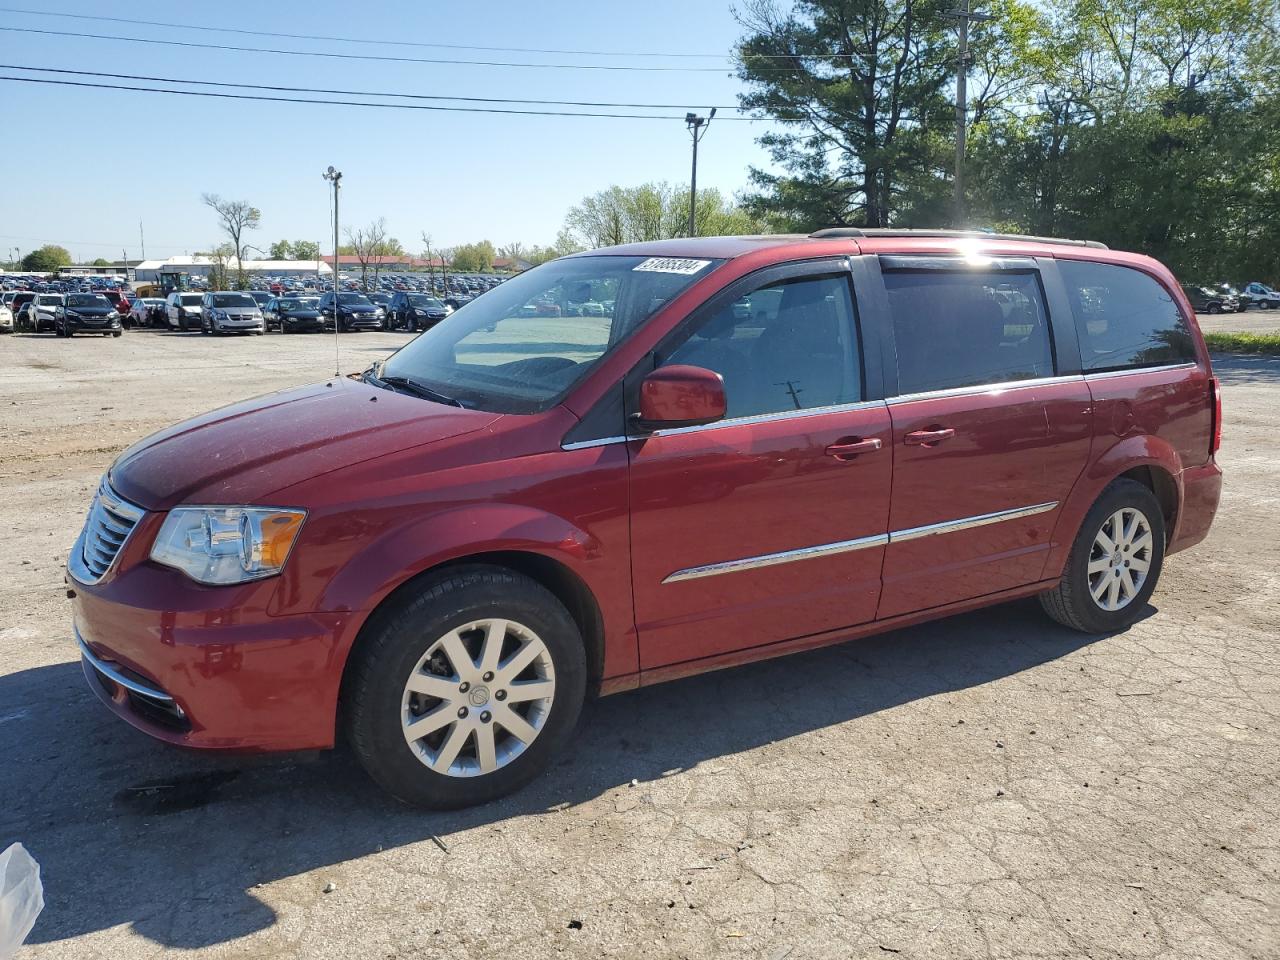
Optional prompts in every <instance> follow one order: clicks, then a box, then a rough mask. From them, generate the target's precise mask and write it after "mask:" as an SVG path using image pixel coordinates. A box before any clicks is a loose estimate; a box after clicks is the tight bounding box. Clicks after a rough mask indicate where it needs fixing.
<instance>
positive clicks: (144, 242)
mask: <svg viewBox="0 0 1280 960" xmlns="http://www.w3.org/2000/svg"><path fill="white" fill-rule="evenodd" d="M138 246H140V247H141V248H142V259H143V260H145V259H147V238H146V237H145V236H144V235H143V233H142V221H141V220H139V221H138Z"/></svg>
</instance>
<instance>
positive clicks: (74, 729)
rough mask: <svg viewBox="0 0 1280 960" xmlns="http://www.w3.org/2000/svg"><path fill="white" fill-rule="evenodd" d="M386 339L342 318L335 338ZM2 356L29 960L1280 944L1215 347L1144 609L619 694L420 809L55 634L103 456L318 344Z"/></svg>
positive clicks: (1256, 518) (5, 623)
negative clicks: (241, 728)
mask: <svg viewBox="0 0 1280 960" xmlns="http://www.w3.org/2000/svg"><path fill="white" fill-rule="evenodd" d="M1233 329H1234V328H1233ZM403 340H404V336H403V335H397V334H361V335H354V336H347V337H344V338H343V339H342V349H343V354H344V362H343V367H344V369H349V370H350V369H359V368H361V367H363V366H364V365H365V364H367V363H368V362H369V361H371V360H373V359H376V358H377V357H379V356H382V355H384V353H385V352H386V351H388V350H390V349H391V348H392V347H393V346H394V345H396V344H398V343H401V342H403ZM0 356H3V358H4V363H3V365H0V417H3V421H2V424H3V430H2V431H0V481H3V485H4V489H5V491H6V495H5V496H4V498H3V499H2V500H0V530H3V535H4V546H3V549H2V550H0V572H2V573H3V579H2V580H0V651H2V657H0V848H3V847H4V846H6V845H7V844H8V843H9V842H11V841H12V840H21V841H23V842H24V843H25V844H26V845H27V847H28V848H29V849H30V850H31V851H32V853H33V854H34V856H35V857H36V858H37V859H38V860H39V861H40V862H41V864H42V866H43V871H44V882H45V895H46V899H47V901H48V905H47V907H46V909H45V912H44V914H43V916H42V917H41V919H40V921H39V923H38V925H37V927H36V929H35V930H34V931H33V934H32V937H31V943H30V945H29V946H28V947H27V948H25V950H24V951H23V952H20V954H19V956H20V957H21V958H22V960H32V958H58V960H76V958H89V957H103V958H108V957H110V958H143V960H145V958H150V957H157V956H166V955H169V954H176V953H179V952H182V953H183V955H190V956H195V957H200V958H212V957H238V958H239V957H244V958H249V957H254V958H268V957H271V958H280V957H306V958H309V960H310V958H327V957H334V958H356V957H359V958H363V957H376V958H410V957H412V958H428V957H449V958H471V957H497V956H502V957H504V958H525V957H528V958H534V957H555V956H569V957H600V956H607V957H620V958H634V957H668V956H673V957H691V958H701V957H718V956H731V957H753V958H764V960H802V958H805V960H807V958H821V960H826V958H837V957H859V958H875V957H886V956H894V955H897V956H901V957H911V958H935V957H936V958H946V960H958V958H968V957H974V958H988V957H1010V958H1021V957H1033V956H1035V957H1071V958H1076V957H1079V958H1084V957H1093V958H1098V957H1151V958H1171V957H1180V958H1181V957H1185V958H1188V960H1190V958H1195V960H1203V958H1206V957H1212V958H1215V960H1217V958H1236V957H1242V958H1243V957H1249V958H1276V957H1278V956H1280V826H1278V824H1277V815H1278V814H1280V783H1278V782H1277V778H1278V772H1280V724H1278V722H1277V721H1278V715H1280V651H1278V650H1277V639H1278V638H1280V590H1278V588H1277V584H1278V582H1280V537H1278V536H1277V534H1278V533H1280V467H1278V462H1280V461H1278V455H1280V440H1278V439H1277V432H1276V409H1277V407H1278V406H1280V360H1272V359H1263V358H1250V359H1234V360H1223V361H1221V362H1220V363H1219V364H1218V370H1219V372H1220V374H1221V375H1222V377H1223V379H1224V381H1225V384H1226V389H1225V404H1226V441H1225V447H1224V449H1223V452H1222V458H1221V460H1222V463H1223V465H1224V468H1225V470H1226V472H1227V482H1226V489H1225V492H1224V497H1223V503H1222V509H1221V511H1220V513H1219V517H1218V521H1217V523H1216V525H1215V527H1214V529H1213V533H1212V534H1211V536H1210V538H1209V540H1208V541H1207V542H1206V543H1205V544H1204V545H1203V546H1202V547H1201V548H1199V549H1197V550H1195V551H1192V552H1189V553H1184V554H1180V555H1177V556H1175V557H1173V558H1171V559H1170V561H1169V563H1168V565H1167V567H1166V569H1165V574H1164V579H1163V581H1162V583H1161V585H1160V588H1159V590H1158V591H1157V592H1156V594H1155V597H1154V606H1153V608H1152V609H1150V610H1149V616H1148V617H1147V618H1145V619H1144V620H1143V621H1142V622H1140V623H1139V624H1138V625H1137V626H1135V627H1134V628H1133V629H1131V630H1129V631H1127V632H1125V633H1123V634H1119V635H1115V636H1106V637H1096V636H1084V635H1079V634H1075V633H1071V632H1069V631H1067V630H1065V629H1063V628H1061V627H1058V626H1056V625H1053V624H1052V623H1051V622H1050V621H1048V620H1047V619H1045V618H1044V617H1043V616H1042V615H1041V614H1040V612H1039V608H1038V606H1037V605H1036V603H1035V602H1034V601H1032V602H1021V603H1015V604H1009V605H1006V606H1003V607H999V608H996V609H992V610H988V611H984V612H980V613H976V614H971V615H967V616H963V617H959V618H955V619H952V620H948V621H944V622H940V623H935V624H931V625H926V626H922V627H917V628H913V629H909V630H903V631H899V632H896V633H892V634H888V635H885V636H881V637H877V638H873V639H870V640H863V641H859V642H855V643H850V644H847V645H844V646H840V647H835V648H830V649H827V650H823V651H818V652H815V653H810V654H803V655H799V656H794V657H791V658H789V659H784V660H777V661H773V662H770V663H763V664H758V665H753V666H749V667H744V668H740V669H736V670H731V671H725V672H722V673H717V674H712V675H708V676H703V677H698V678H694V679H690V680H685V681H681V682H678V683H672V684H667V685H665V686H661V687H655V688H651V689H648V690H642V691H637V692H634V693H628V694H624V695H621V696H617V697H613V698H609V699H606V700H603V701H600V702H599V703H597V704H594V705H590V706H588V708H587V710H586V711H585V713H584V717H583V722H582V726H581V728H580V731H579V739H578V741H577V744H576V749H575V750H574V751H573V752H571V753H570V754H569V755H567V756H565V757H564V758H563V759H562V762H561V763H560V765H559V766H557V767H556V768H555V769H554V770H553V771H551V773H550V775H548V776H546V777H544V778H543V779H542V780H540V781H538V782H537V783H535V784H534V785H533V786H531V787H530V788H528V789H526V790H525V791H523V792H522V793H520V794H519V795H517V796H515V797H512V798H509V799H507V800H505V801H503V802H500V803H497V804H493V805H490V806H487V807H483V808H480V809H474V810H468V811H462V812H458V813H452V814H427V813H421V812H417V811H413V810H409V809H406V808H404V807H401V806H399V805H397V804H396V803H394V802H392V801H389V800H387V799H386V798H384V797H383V796H382V794H380V793H379V791H378V790H377V789H376V788H375V787H374V786H373V785H372V784H371V783H370V782H369V781H368V780H367V779H366V778H365V777H364V775H363V774H362V773H361V772H360V771H359V770H358V768H356V767H354V765H353V764H352V763H351V761H350V760H349V759H347V758H346V757H345V756H344V755H343V754H342V753H341V752H339V753H337V754H333V755H326V756H323V757H320V758H318V759H314V760H310V761H305V762H304V761H302V760H299V759H298V758H283V759H270V760H261V761H247V760H232V761H227V760H223V761H214V760H211V759H209V758H205V757H202V756H194V755H190V754H187V753H184V752H180V751H176V750H173V749H170V748H166V747H163V746H161V745H159V744H157V743H155V742H153V741H151V740H150V739H149V738H147V737H145V736H143V735H141V734H139V733H136V732H135V731H133V730H132V729H131V728H129V727H127V726H126V725H124V724H123V723H121V722H119V721H118V720H117V719H116V718H114V717H112V716H111V715H110V714H108V713H107V711H106V710H105V709H104V708H103V707H102V706H101V705H100V704H98V703H97V701H96V699H95V698H94V697H93V695H92V694H91V693H90V692H89V690H88V689H86V687H85V684H84V680H83V678H82V676H81V674H80V668H79V665H78V662H77V658H76V656H75V653H74V649H73V645H72V641H71V639H70V628H69V621H68V609H67V602H66V600H65V598H64V595H63V586H62V563H63V560H64V558H65V556H66V551H67V548H68V547H69V546H70V544H71V543H72V541H73V540H74V538H75V535H76V533H77V531H78V529H79V526H80V524H81V522H82V519H83V514H84V511H85V509H86V507H87V505H88V503H89V498H90V496H91V494H92V492H93V489H94V487H95V485H96V483H97V481H98V478H99V476H100V475H101V473H102V471H103V470H104V469H105V467H106V466H107V465H108V464H109V463H110V462H111V460H112V458H113V457H114V456H115V455H116V453H117V452H118V451H120V450H121V449H123V448H124V447H125V446H126V445H128V444H129V443H130V442H132V441H133V440H135V439H137V438H138V437H140V436H143V435H145V434H147V433H150V432H151V431H153V430H156V429H158V428H160V427H161V426H164V425H167V424H169V423H170V422H172V421H174V420H177V419H180V418H183V417H186V416H189V415H192V414H195V413H198V412H201V411H204V410H207V409H209V408H212V407H216V406H219V405H222V404H224V403H229V402H231V401H233V400H237V399H240V398H243V397H247V396H250V395H253V394H257V393H262V392H265V391H268V390H272V389H276V388H279V387H284V386H288V385H292V384H296V383H301V382H305V381H308V380H313V379H319V378H322V377H324V376H325V375H327V374H329V373H331V372H332V370H333V338H332V337H323V336H296V337H280V336H268V337H257V338H245V339H231V340H221V339H219V340H216V341H211V340H209V339H208V338H201V337H200V336H198V335H179V334H168V333H150V332H130V333H127V334H126V335H125V336H124V337H123V338H122V339H120V340H115V341H112V340H100V339H97V338H94V339H86V338H76V339H74V340H70V341H63V340H56V339H54V338H52V337H51V336H43V337H40V338H35V337H29V336H10V337H4V338H2V339H0ZM330 885H332V886H330ZM327 888H328V889H329V890H330V892H328V893H326V892H325V890H326V889H327Z"/></svg>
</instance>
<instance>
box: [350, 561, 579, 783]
mask: <svg viewBox="0 0 1280 960" xmlns="http://www.w3.org/2000/svg"><path fill="white" fill-rule="evenodd" d="M415 601H416V602H415ZM489 617H503V618H506V619H509V620H512V621H515V622H518V623H520V624H522V625H523V626H525V627H528V628H529V629H530V630H532V631H533V632H534V633H536V634H537V635H538V637H539V638H540V639H541V640H542V642H543V643H544V644H546V647H547V650H548V651H549V653H550V655H551V660H552V664H553V666H554V669H555V680H556V693H555V699H554V701H553V702H552V705H551V712H550V713H549V714H548V716H547V719H546V723H545V724H544V726H543V727H542V729H541V731H540V732H539V733H538V736H537V738H536V739H535V740H534V741H533V743H532V744H531V745H530V746H529V747H527V748H526V749H525V751H524V752H523V753H522V754H521V755H520V756H519V757H517V758H516V759H515V760H513V761H511V762H510V763H509V764H507V765H506V766H504V767H502V768H500V769H498V770H496V771H494V772H493V773H490V774H486V775H483V776H478V777H449V776H445V775H443V774H438V773H436V772H435V771H433V770H431V769H430V768H428V767H427V766H426V765H425V764H424V763H422V761H421V760H420V759H418V757H417V755H416V754H415V753H414V752H413V750H412V749H411V748H410V747H409V745H408V743H407V742H406V741H405V739H404V734H403V732H402V726H401V703H402V698H403V695H404V685H405V681H406V680H407V679H408V677H409V673H410V671H411V670H413V668H414V667H415V666H416V665H417V664H418V662H419V661H420V660H421V658H422V656H423V654H424V653H426V651H427V649H428V648H429V647H430V646H431V644H433V643H435V641H436V640H438V639H439V638H440V637H442V636H444V635H445V634H446V633H448V632H449V631H450V630H453V629H456V628H457V627H459V626H462V625H463V624H466V623H469V622H471V621H474V620H481V619H485V618H489ZM376 629H377V631H378V636H377V638H376V641H377V642H375V643H373V644H371V645H369V649H370V650H377V652H378V653H377V659H376V660H374V661H368V660H366V662H364V663H362V664H359V665H357V668H356V669H357V671H360V672H362V673H363V682H362V683H360V684H359V686H358V688H357V689H356V690H355V691H353V697H354V698H355V699H354V701H353V702H352V703H350V705H349V710H348V730H349V732H350V735H351V739H352V743H353V746H354V747H355V749H356V753H357V755H358V756H359V757H360V759H361V761H362V763H363V764H364V766H365V768H366V769H367V770H368V771H369V773H370V775H372V776H373V778H374V779H375V780H376V781H377V782H378V783H379V784H380V785H381V786H382V787H384V788H385V789H386V790H388V791H389V792H390V793H391V794H393V795H394V796H396V797H398V798H399V799H401V800H403V801H405V802H407V803H411V804H414V805H417V806H425V807H434V808H450V807H459V806H470V805H472V804H477V803H485V802H488V801H490V800H494V799H496V798H498V797H500V796H503V795H505V794H507V793H510V792H512V791H513V790H516V789H518V788H519V787H521V786H523V785H524V784H525V783H527V782H528V781H530V780H532V779H533V778H534V777H536V776H537V775H538V774H539V773H540V772H541V771H542V770H543V769H544V768H545V767H546V766H547V765H548V763H549V762H550V759H551V757H552V755H553V754H554V753H555V752H556V751H557V750H558V749H559V748H560V747H561V746H562V745H563V744H564V742H565V741H566V740H567V739H568V738H569V736H570V735H571V734H572V732H573V728H574V726H575V725H576V723H577V720H578V715H579V713H580V711H581V708H582V702H583V698H584V696H585V693H586V657H585V652H584V649H583V645H582V639H581V636H580V634H579V632H578V629H577V626H576V624H575V623H574V621H573V618H572V617H571V616H570V615H569V613H568V611H567V610H565V608H564V606H563V605H562V604H561V603H560V602H559V601H558V600H557V599H556V598H555V597H554V596H553V595H552V594H551V593H550V592H549V591H547V590H546V589H545V588H543V587H541V586H540V585H538V584H537V583H534V582H533V581H531V580H528V579H526V578H524V577H522V576H519V575H516V574H511V573H507V572H505V571H498V572H490V573H473V574H470V575H463V576H461V577H459V576H454V577H450V578H448V579H446V580H445V581H443V582H442V583H438V584H437V585H436V589H432V590H429V591H428V592H427V593H426V594H425V595H424V596H423V597H422V599H417V598H414V600H411V602H409V603H407V604H404V605H402V606H401V607H400V609H398V610H394V611H392V612H390V613H389V614H388V615H386V616H385V617H383V618H382V622H381V623H380V624H379V625H377V627H376ZM367 639H370V640H374V639H375V638H372V637H370V638H367Z"/></svg>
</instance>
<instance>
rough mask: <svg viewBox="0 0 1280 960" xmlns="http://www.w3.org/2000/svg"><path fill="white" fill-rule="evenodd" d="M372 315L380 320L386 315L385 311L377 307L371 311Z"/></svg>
mask: <svg viewBox="0 0 1280 960" xmlns="http://www.w3.org/2000/svg"><path fill="white" fill-rule="evenodd" d="M373 315H374V316H375V317H378V318H379V319H381V318H382V317H385V316H386V315H387V311H385V310H383V309H382V308H381V307H379V308H378V309H377V310H375V311H373Z"/></svg>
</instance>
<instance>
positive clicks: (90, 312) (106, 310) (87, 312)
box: [67, 305, 116, 317]
mask: <svg viewBox="0 0 1280 960" xmlns="http://www.w3.org/2000/svg"><path fill="white" fill-rule="evenodd" d="M67 312H68V313H78V314H80V316H82V317H105V316H107V315H108V314H112V313H115V312H116V308H115V307H104V306H100V305H94V306H92V307H67Z"/></svg>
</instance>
